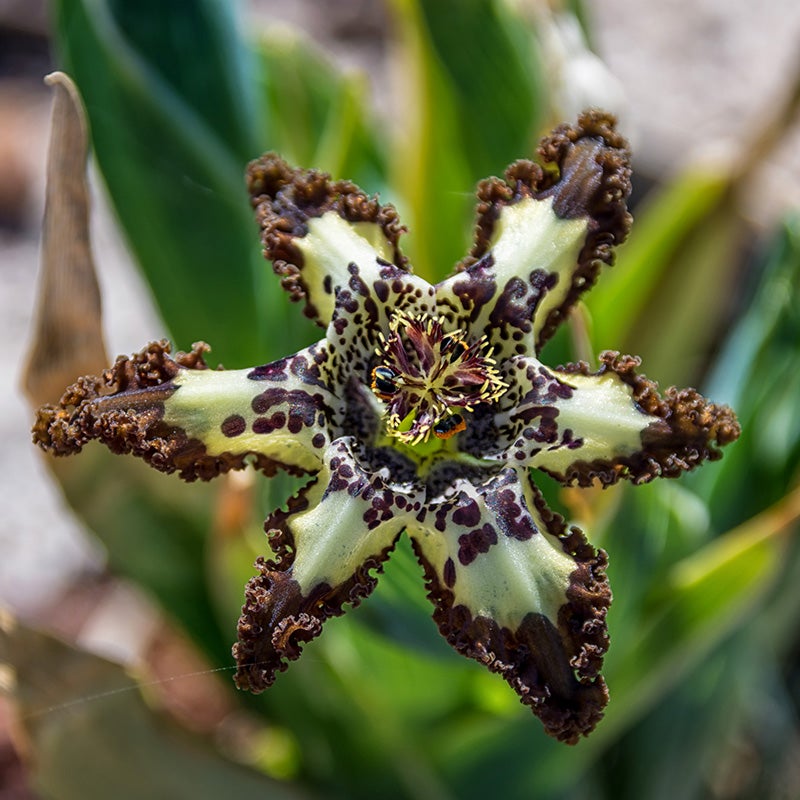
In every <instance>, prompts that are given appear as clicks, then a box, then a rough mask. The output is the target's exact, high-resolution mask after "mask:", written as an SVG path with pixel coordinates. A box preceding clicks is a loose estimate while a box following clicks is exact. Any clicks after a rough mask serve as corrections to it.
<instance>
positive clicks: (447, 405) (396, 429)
mask: <svg viewBox="0 0 800 800" xmlns="http://www.w3.org/2000/svg"><path fill="white" fill-rule="evenodd" d="M489 349H490V345H489V344H488V342H487V341H486V337H485V336H484V337H481V338H480V339H478V340H477V341H475V342H471V343H470V342H468V341H467V339H466V337H465V334H464V331H462V330H460V329H459V330H454V331H449V332H445V330H444V328H443V327H442V324H441V322H440V321H439V320H438V319H436V318H435V317H432V316H429V315H427V314H419V315H415V316H412V315H410V314H408V313H406V312H405V311H397V312H396V313H395V315H394V317H393V318H392V321H391V323H390V325H389V335H388V337H387V336H383V335H381V344H380V345H379V346H378V348H377V350H376V352H377V354H378V358H379V363H378V364H377V366H376V367H375V368H374V369H373V370H372V383H371V385H372V391H373V392H374V393H375V395H376V396H377V397H378V398H379V399H380V400H382V401H384V402H385V403H386V427H387V431H388V433H389V435H390V436H394V437H396V438H397V439H399V440H400V441H402V442H403V443H404V444H411V445H416V444H419V443H420V442H423V441H426V440H427V439H428V438H429V437H430V434H431V432H432V433H433V435H434V436H435V437H436V438H437V439H449V438H450V437H451V436H454V435H455V434H456V433H458V432H459V431H463V430H464V428H466V424H467V423H466V420H465V419H464V416H463V414H462V412H464V411H472V410H473V409H474V408H475V406H477V405H480V404H481V403H491V402H493V401H494V400H496V399H497V398H498V397H500V395H501V394H502V393H503V392H504V391H505V390H506V389H507V388H508V387H507V385H506V384H505V383H504V382H503V381H502V380H501V379H500V375H499V373H498V371H497V367H496V364H495V361H494V359H493V358H492V357H491V356H490V355H489V352H488V351H489Z"/></svg>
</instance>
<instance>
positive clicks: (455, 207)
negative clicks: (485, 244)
mask: <svg viewBox="0 0 800 800" xmlns="http://www.w3.org/2000/svg"><path fill="white" fill-rule="evenodd" d="M392 7H393V9H394V11H395V21H396V29H397V41H398V49H397V53H398V55H397V58H398V69H399V70H401V72H402V74H403V75H404V78H405V80H404V87H403V88H404V91H405V92H407V96H405V97H402V98H401V99H400V102H401V103H402V108H403V116H402V123H401V124H398V126H397V128H396V129H395V130H394V131H393V132H392V134H393V136H394V139H395V147H394V149H393V158H394V160H393V162H392V163H391V164H390V171H391V183H392V186H393V187H394V188H395V190H396V191H397V192H398V194H399V197H398V205H399V207H400V215H401V219H402V220H404V222H405V224H406V225H407V226H408V229H409V234H408V236H407V237H406V238H405V240H404V242H405V249H406V250H407V251H408V254H409V255H410V257H411V263H412V264H413V265H414V271H415V272H416V273H417V274H419V275H421V276H422V277H423V278H425V279H426V280H430V281H436V280H438V279H440V278H443V277H444V276H445V275H446V274H447V273H448V272H449V271H450V270H451V268H452V266H453V264H454V263H455V262H456V261H458V260H459V259H461V258H463V256H464V255H465V252H466V249H467V243H468V241H469V225H470V221H469V209H470V207H471V206H472V205H473V204H474V200H473V197H472V190H473V180H472V178H471V175H470V170H469V165H468V162H467V158H466V153H465V151H464V144H463V140H462V138H461V133H460V121H459V116H458V108H457V97H456V95H455V92H454V88H453V85H452V82H451V81H450V80H449V79H448V77H447V75H446V74H445V72H444V70H443V69H442V66H441V64H440V62H439V61H438V60H437V58H436V54H435V52H434V50H433V47H432V45H431V41H430V37H429V35H428V32H427V31H426V29H425V28H424V27H423V26H422V24H421V18H422V10H421V8H420V3H419V2H418V0H394V2H393V4H392Z"/></svg>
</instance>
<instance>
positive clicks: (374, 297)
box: [34, 112, 739, 742]
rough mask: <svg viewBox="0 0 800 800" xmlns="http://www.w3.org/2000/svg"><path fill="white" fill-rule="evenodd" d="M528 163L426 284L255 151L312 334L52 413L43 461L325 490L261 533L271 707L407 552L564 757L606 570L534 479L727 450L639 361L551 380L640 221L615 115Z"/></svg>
mask: <svg viewBox="0 0 800 800" xmlns="http://www.w3.org/2000/svg"><path fill="white" fill-rule="evenodd" d="M539 158H540V163H539V164H536V163H533V162H531V161H518V162H516V163H514V164H512V165H511V166H510V167H509V168H508V170H507V171H506V175H505V179H504V180H501V179H498V178H493V179H489V180H487V181H484V182H482V183H481V184H480V185H479V188H478V201H479V202H478V210H477V226H476V235H475V241H474V244H473V247H472V250H471V252H470V254H469V255H468V256H467V257H466V258H465V259H464V261H462V263H461V264H460V265H459V268H458V270H457V271H456V272H455V273H454V274H453V275H452V276H451V277H450V278H448V279H446V280H444V281H442V282H441V283H439V284H437V285H435V286H433V285H430V284H429V283H427V282H426V281H424V280H422V279H420V278H419V277H416V276H415V275H414V274H412V272H411V271H410V269H409V268H408V264H407V262H406V259H405V258H404V256H403V255H402V253H401V251H400V249H399V247H398V240H399V237H400V235H401V233H402V232H403V228H402V227H401V226H400V224H399V221H398V217H397V214H396V212H395V210H394V208H392V207H391V206H382V205H380V204H379V203H378V202H377V200H376V199H374V198H369V197H367V196H366V195H365V194H364V193H363V192H361V191H360V190H359V189H358V188H357V187H356V186H354V185H353V184H351V183H349V182H344V181H338V182H334V181H332V180H330V179H329V177H328V176H327V175H324V174H322V173H319V172H315V171H303V170H298V169H293V168H291V167H289V166H288V165H287V164H286V163H285V162H284V161H282V160H281V159H280V158H279V157H277V156H275V155H271V154H270V155H266V156H263V157H262V158H260V159H259V160H257V161H254V162H253V163H252V164H251V165H250V166H249V168H248V184H249V190H250V194H251V198H252V203H253V207H254V208H255V210H256V215H257V219H258V222H259V224H260V226H261V229H262V233H263V243H264V248H265V255H266V256H267V258H269V259H271V260H272V262H273V265H274V267H275V270H276V271H277V272H278V273H279V274H281V275H282V276H283V279H282V284H283V286H284V288H285V289H287V290H288V291H289V292H290V293H291V295H292V297H293V298H295V299H298V300H300V299H302V300H304V301H305V312H306V314H307V315H308V316H310V317H312V318H313V319H315V320H316V321H317V322H318V323H319V324H320V325H321V326H323V327H325V329H326V333H325V336H324V338H322V340H321V341H319V342H318V343H316V344H314V345H312V346H310V347H308V348H306V349H305V350H302V351H300V352H298V353H296V354H295V355H293V356H290V357H288V358H285V359H282V360H280V361H277V362H274V363H271V364H267V365H265V366H258V367H255V368H252V369H243V370H209V369H207V368H206V365H205V362H204V360H203V352H204V351H205V349H207V348H206V346H205V345H203V344H199V345H195V347H194V349H193V350H192V351H191V352H190V353H188V354H187V353H179V354H177V355H175V356H171V355H170V351H169V346H168V345H167V344H166V343H165V342H161V343H154V344H151V345H150V346H149V347H148V348H147V349H145V350H144V351H142V352H141V353H139V354H137V355H135V356H133V357H131V358H122V357H121V358H119V359H118V360H117V362H116V364H115V365H114V366H113V367H112V368H111V369H110V370H107V371H106V372H105V373H104V374H103V375H102V376H100V377H97V378H91V377H87V378H82V379H81V380H80V381H78V383H76V384H75V385H74V386H72V387H70V389H68V390H67V392H66V394H65V395H64V396H63V398H62V399H61V402H60V404H59V405H58V406H46V407H44V408H42V409H41V410H40V412H39V415H38V419H37V422H36V425H35V427H34V438H35V440H36V441H37V442H38V443H39V444H40V445H41V446H43V447H44V448H45V449H48V450H50V451H51V452H53V453H55V454H62V455H63V454H67V453H72V452H77V451H78V450H80V449H81V447H82V446H83V445H84V444H85V443H86V442H87V441H88V440H89V439H98V440H100V441H102V442H104V443H105V444H106V445H108V446H109V447H110V448H111V449H112V450H114V451H115V452H132V453H134V454H135V455H138V456H141V457H143V458H145V459H146V460H147V461H148V462H149V463H150V464H151V465H152V466H154V467H156V468H157V469H160V470H163V471H165V472H173V471H177V472H178V473H179V474H180V476H181V477H183V478H184V479H186V480H194V479H197V478H200V479H203V480H207V479H210V478H213V477H214V476H216V475H218V474H220V473H224V472H227V471H228V470H231V469H241V468H243V467H245V466H246V465H248V464H249V465H252V466H254V467H255V468H256V469H259V470H261V471H262V472H264V473H266V474H267V475H272V474H274V473H275V471H276V470H278V469H287V470H289V471H291V472H293V473H297V474H310V475H313V476H314V477H313V478H312V479H311V481H310V483H308V484H307V485H306V486H305V487H304V488H303V489H302V490H301V491H300V492H299V494H298V495H297V496H295V497H293V498H291V499H290V500H289V503H288V508H287V510H278V511H275V512H274V513H273V514H272V515H271V516H270V517H269V518H268V519H267V521H266V524H265V528H266V531H267V534H268V538H269V542H270V545H271V547H272V550H273V555H272V557H271V558H260V559H259V560H258V562H257V568H258V571H259V574H258V575H257V576H256V577H254V578H253V579H252V580H251V581H250V583H249V584H248V586H247V589H246V602H245V605H244V607H243V610H242V616H241V619H240V621H239V629H238V632H239V641H238V643H237V644H236V645H235V646H234V655H235V657H236V660H237V663H238V673H237V676H236V682H237V684H238V685H239V686H240V687H241V688H247V689H250V690H252V691H255V692H259V691H262V690H263V689H265V688H266V687H268V686H270V685H271V684H272V683H273V681H274V680H275V676H276V673H277V672H279V671H280V670H283V669H285V668H286V666H287V661H289V660H291V659H295V658H297V657H298V656H299V654H300V650H301V647H302V644H303V643H304V642H306V641H308V640H310V639H312V638H314V637H315V636H317V635H318V634H319V633H320V630H321V627H322V624H323V622H324V621H325V620H326V619H327V618H329V617H331V616H335V615H338V614H341V613H342V611H343V608H344V606H345V605H347V604H350V605H355V604H356V603H358V602H359V601H360V600H361V599H362V598H364V597H365V596H367V595H368V594H369V593H370V592H371V591H372V589H373V588H374V587H375V584H376V578H375V576H374V574H373V573H374V572H379V571H380V569H381V567H382V564H383V562H384V561H385V560H386V559H387V557H388V555H389V553H390V551H391V550H392V548H393V547H394V546H395V543H396V542H397V540H398V537H399V536H400V535H401V534H402V533H403V532H404V531H405V533H406V534H407V535H408V536H409V537H410V538H411V541H412V544H413V547H414V550H415V552H416V554H417V557H418V559H419V561H420V563H421V565H422V567H423V570H424V574H425V580H426V582H427V587H428V594H429V597H430V599H431V600H432V601H433V604H434V607H435V610H434V619H435V621H436V623H437V625H438V627H439V629H440V631H441V632H442V634H443V635H444V636H445V637H446V639H447V641H448V642H449V643H450V644H451V645H452V646H453V647H454V648H456V649H457V650H458V651H459V652H461V653H463V654H464V655H466V656H469V657H471V658H474V659H477V660H478V661H480V662H482V663H483V664H485V665H486V666H487V667H488V668H489V669H490V670H492V671H494V672H498V673H499V674H500V675H502V676H503V678H505V680H506V681H507V682H508V683H509V684H510V685H511V686H512V688H513V689H514V690H515V691H516V692H517V693H518V694H519V695H520V698H521V700H522V702H523V703H525V704H526V705H528V706H530V707H531V709H532V710H533V711H534V713H535V714H537V715H538V716H539V717H540V718H541V720H542V722H543V723H544V726H545V728H546V730H547V732H548V733H550V734H551V735H553V736H555V737H557V738H559V739H561V740H563V741H566V742H575V741H577V739H578V738H579V737H580V736H581V735H585V734H587V733H588V732H590V731H591V730H592V729H593V728H594V726H595V725H596V724H597V722H598V720H599V719H600V717H601V716H602V711H603V708H604V706H605V704H606V702H607V690H606V686H605V683H604V681H603V678H602V676H601V675H600V668H601V665H602V660H603V656H604V654H605V652H606V649H607V646H608V634H607V628H606V621H605V618H606V612H607V609H608V607H609V604H610V602H611V592H610V589H609V585H608V581H607V579H606V575H605V567H606V554H605V553H604V552H603V551H597V550H595V549H594V548H593V547H592V546H591V545H590V544H588V542H587V540H586V539H585V537H584V535H583V533H582V532H581V531H580V530H579V529H577V528H575V527H568V526H567V525H566V524H565V522H564V520H563V519H562V518H561V517H559V516H558V515H556V514H554V513H553V512H551V511H550V510H549V509H548V508H547V506H546V504H545V502H544V500H543V497H542V494H541V493H540V492H539V490H538V489H537V487H536V484H535V483H534V482H533V480H532V477H531V475H532V473H531V471H532V469H538V470H543V471H545V472H547V473H549V474H550V475H551V476H554V477H555V479H556V480H558V481H560V482H561V483H562V484H564V485H573V484H579V485H582V486H583V485H589V484H591V483H592V482H593V481H599V482H600V483H601V484H603V485H609V484H612V483H615V482H616V481H618V480H619V479H620V478H627V479H629V480H631V481H633V482H634V483H643V482H646V481H649V480H651V479H652V478H655V477H657V476H667V477H673V476H675V475H677V474H678V473H680V472H681V471H683V470H686V469H691V468H692V467H694V466H695V465H697V464H698V463H699V462H700V461H702V460H703V459H706V458H711V459H715V458H718V457H719V455H720V451H719V446H720V445H723V444H726V443H728V442H730V441H732V440H733V439H735V438H736V437H737V436H738V431H739V429H738V426H737V423H736V421H735V418H734V416H733V414H732V412H731V411H730V410H729V409H728V408H726V407H721V406H715V405H712V404H710V403H708V402H707V401H705V400H704V398H702V397H701V396H700V395H698V394H697V393H696V392H695V391H694V390H691V389H688V390H681V391H678V390H675V389H670V390H669V391H667V392H666V393H665V395H664V396H663V397H661V396H660V395H659V394H658V392H657V389H656V387H655V385H654V384H653V383H651V382H650V381H648V380H647V379H645V378H644V377H642V376H640V375H638V374H637V372H636V369H637V367H638V363H639V362H638V359H636V358H633V357H630V356H620V355H619V354H617V353H612V352H605V353H603V354H601V356H600V367H599V369H597V370H592V369H591V368H590V367H589V366H588V365H587V364H585V363H577V364H567V365H566V366H563V367H559V368H557V369H551V368H549V367H547V366H545V365H544V364H542V363H541V362H540V361H539V359H538V354H539V352H540V349H541V347H542V346H543V344H544V343H545V342H546V341H547V340H548V338H549V337H550V336H551V335H552V334H553V332H554V331H555V329H556V327H557V326H558V325H559V324H560V323H561V322H562V321H563V320H564V318H565V317H566V316H567V314H568V312H569V310H570V308H571V307H572V306H573V305H574V303H575V302H576V301H577V300H578V298H579V296H580V295H581V294H582V293H583V292H584V291H585V290H586V289H588V288H589V287H590V286H591V285H592V284H593V282H594V280H595V278H596V276H597V273H598V271H599V269H600V267H601V266H602V264H603V263H611V261H612V260H613V247H614V246H615V245H617V244H619V243H620V242H621V241H623V240H624V238H625V236H626V235H627V232H628V229H629V226H630V216H629V214H628V212H627V209H626V199H627V196H628V194H629V191H630V169H629V165H628V151H627V147H626V143H625V141H624V140H623V139H622V138H621V137H620V136H619V134H618V133H617V132H616V131H615V130H614V125H613V120H612V119H611V118H610V117H608V116H606V115H603V114H602V113H599V112H589V113H586V114H584V115H582V116H581V117H580V118H579V120H578V123H577V125H576V126H567V125H564V126H561V127H559V128H557V129H556V130H555V131H553V133H552V134H551V135H550V136H548V137H547V138H545V139H544V140H543V141H542V142H541V144H540V148H539Z"/></svg>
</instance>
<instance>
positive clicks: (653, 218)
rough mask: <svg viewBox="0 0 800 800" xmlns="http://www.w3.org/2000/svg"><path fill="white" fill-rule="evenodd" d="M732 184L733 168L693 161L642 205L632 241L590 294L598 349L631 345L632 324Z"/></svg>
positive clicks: (647, 310)
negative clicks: (691, 236)
mask: <svg viewBox="0 0 800 800" xmlns="http://www.w3.org/2000/svg"><path fill="white" fill-rule="evenodd" d="M729 184H730V170H729V169H728V168H727V167H725V166H724V165H719V166H718V167H716V168H715V167H713V166H712V165H709V164H703V165H702V166H692V167H690V168H688V169H687V170H686V171H685V172H682V173H680V174H679V175H678V176H677V177H676V178H675V179H674V180H673V181H672V182H671V183H669V184H668V185H667V186H666V187H665V188H663V189H659V190H657V194H656V195H655V196H651V197H648V198H647V200H646V201H645V202H644V203H643V204H642V205H640V206H639V208H638V209H637V213H636V221H635V223H634V226H633V230H632V231H631V235H630V239H629V241H628V242H627V243H626V244H625V246H624V247H622V248H621V249H620V251H619V253H618V256H617V262H616V264H615V266H614V267H613V269H611V270H608V271H607V272H605V273H604V274H603V275H602V276H601V278H600V280H599V281H598V284H597V286H596V287H595V288H594V289H593V290H592V292H591V295H590V296H589V302H588V306H589V309H590V311H591V314H592V322H593V339H594V342H595V345H596V347H597V349H599V350H603V349H607V348H614V349H628V350H630V349H631V347H632V345H633V342H632V341H631V339H632V333H633V330H634V329H635V328H636V326H637V325H638V324H639V323H640V322H641V320H642V317H643V316H646V315H647V314H648V313H649V309H650V304H651V303H652V302H653V300H654V294H655V292H656V290H657V288H658V286H659V284H660V283H661V281H662V280H664V277H665V273H666V271H667V270H668V269H669V268H670V267H671V265H672V264H673V263H675V257H676V253H677V252H678V250H679V249H680V247H681V246H682V245H683V243H684V242H685V240H686V238H687V237H688V236H689V235H690V234H691V232H692V231H694V230H696V229H697V228H698V226H700V225H701V224H702V223H703V221H704V220H705V219H706V218H707V217H708V215H709V214H710V213H711V212H712V211H713V210H714V209H715V208H716V207H717V206H718V204H719V202H720V200H721V198H722V197H723V195H724V193H725V191H726V189H727V188H728V187H729ZM621 310H624V311H623V312H622V313H621ZM636 346H638V343H637V345H636ZM636 346H633V347H632V349H633V351H636Z"/></svg>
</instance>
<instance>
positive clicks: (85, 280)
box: [23, 72, 108, 405]
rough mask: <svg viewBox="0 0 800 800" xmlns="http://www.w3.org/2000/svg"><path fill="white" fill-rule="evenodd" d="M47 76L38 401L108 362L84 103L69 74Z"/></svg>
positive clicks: (35, 347)
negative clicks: (92, 230) (50, 93)
mask: <svg viewBox="0 0 800 800" xmlns="http://www.w3.org/2000/svg"><path fill="white" fill-rule="evenodd" d="M45 82H46V83H47V84H48V85H50V86H52V87H53V90H54V102H53V115H52V129H51V138H50V149H49V153H48V158H47V192H46V202H45V212H44V225H43V234H42V255H41V275H40V285H39V296H38V300H37V307H36V317H35V321H34V325H33V331H32V342H31V346H30V351H29V355H28V360H27V363H26V365H25V369H24V372H23V387H24V390H25V392H26V394H27V396H28V399H29V400H30V402H31V403H32V404H33V405H39V404H41V403H43V402H47V401H53V400H56V399H58V397H59V395H60V394H61V391H62V390H63V387H64V386H65V385H66V384H67V383H69V382H70V381H71V380H72V379H73V378H74V376H75V375H83V374H87V373H90V372H93V371H96V370H98V369H102V367H103V366H104V365H105V364H106V362H107V360H108V359H107V356H106V350H105V344H104V341H103V332H102V324H101V299H100V287H99V285H98V282H97V275H96V273H95V266H94V261H93V259H92V252H91V244H90V234H89V218H90V201H89V187H88V183H87V179H86V159H87V154H88V149H89V136H88V129H87V125H86V119H85V115H84V111H83V105H82V103H81V99H80V95H79V94H78V90H77V88H76V86H75V84H74V83H73V82H72V80H71V79H70V78H69V77H68V76H67V75H65V74H64V73H63V72H54V73H52V74H50V75H48V76H47V77H46V78H45Z"/></svg>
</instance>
